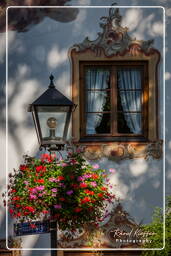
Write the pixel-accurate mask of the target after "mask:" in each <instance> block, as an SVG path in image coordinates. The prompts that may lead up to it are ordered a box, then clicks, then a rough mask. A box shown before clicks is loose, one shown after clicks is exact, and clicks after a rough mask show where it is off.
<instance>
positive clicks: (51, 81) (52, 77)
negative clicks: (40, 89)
mask: <svg viewBox="0 0 171 256" xmlns="http://www.w3.org/2000/svg"><path fill="white" fill-rule="evenodd" d="M49 79H50V85H49V88H55V85H54V83H53V79H54V76H53V75H52V74H51V75H50V77H49Z"/></svg>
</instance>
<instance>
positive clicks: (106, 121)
mask: <svg viewBox="0 0 171 256" xmlns="http://www.w3.org/2000/svg"><path fill="white" fill-rule="evenodd" d="M86 117H87V118H86V134H100V133H110V114H104V113H97V114H94V113H93V114H92V113H87V115H86Z"/></svg>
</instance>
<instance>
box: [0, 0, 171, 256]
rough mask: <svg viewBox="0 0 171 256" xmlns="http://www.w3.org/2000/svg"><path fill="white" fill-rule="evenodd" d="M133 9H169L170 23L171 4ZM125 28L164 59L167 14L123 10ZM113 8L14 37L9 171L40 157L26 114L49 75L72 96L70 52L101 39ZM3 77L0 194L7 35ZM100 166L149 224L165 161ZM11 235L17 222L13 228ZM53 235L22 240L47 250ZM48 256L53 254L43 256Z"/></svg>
mask: <svg viewBox="0 0 171 256" xmlns="http://www.w3.org/2000/svg"><path fill="white" fill-rule="evenodd" d="M112 2H113V1H111V0H108V1H107V3H106V1H104V0H98V1H95V0H94V1H93V0H92V1H90V0H85V1H81V0H80V1H78V0H75V1H71V4H72V5H104V4H107V5H110V4H111V3H112ZM117 3H118V5H123V6H124V5H128V1H126V0H123V1H117ZM129 5H130V6H131V5H142V6H145V5H149V6H152V5H154V6H158V5H161V6H164V7H165V8H166V16H167V22H166V23H167V25H168V27H169V24H170V16H171V2H170V1H165V0H156V1H154V0H148V1H147V0H146V1H144V0H143V1H142V0H135V1H133V0H132V1H129ZM120 12H121V14H122V15H123V25H124V26H127V27H129V29H130V35H131V36H133V37H136V38H137V39H143V40H148V39H151V38H155V44H154V46H155V48H157V49H158V50H159V51H160V52H161V54H162V50H163V32H162V29H163V24H162V13H163V10H162V9H160V8H159V9H152V8H146V9H143V8H134V9H121V10H120ZM107 15H108V9H105V8H102V9H97V8H96V9H88V8H86V9H80V10H79V14H78V16H77V19H76V20H74V21H72V22H70V23H60V22H56V21H54V20H51V19H49V18H45V19H44V20H43V21H42V22H41V23H39V24H38V25H35V26H32V27H31V28H30V29H29V30H28V32H24V33H17V32H15V31H13V32H9V33H8V36H9V39H8V42H9V62H8V64H9V83H8V99H9V104H8V108H9V115H8V124H9V143H8V170H9V171H11V170H12V169H13V168H17V166H18V165H19V164H20V162H21V161H22V155H23V154H25V153H27V154H30V155H35V154H37V153H38V142H37V138H36V134H35V130H34V127H33V122H32V118H31V115H30V114H28V113H27V111H26V110H27V105H28V104H29V103H31V102H32V101H33V100H34V99H35V98H36V97H38V96H39V95H40V94H41V93H42V92H43V91H44V90H45V89H46V88H47V86H48V84H49V80H48V76H49V74H50V73H51V72H52V73H53V75H54V76H55V84H56V87H57V88H58V89H59V90H60V91H61V92H62V93H63V94H65V95H66V96H67V97H71V90H70V89H71V88H70V78H71V77H70V64H69V60H68V57H67V51H68V48H69V47H70V46H72V45H73V44H75V43H79V42H82V40H83V39H84V38H85V37H86V36H89V38H90V39H91V40H94V39H96V37H97V32H100V31H101V29H100V27H99V21H100V17H102V16H107ZM169 40H170V37H169V31H168V30H167V34H166V76H165V79H166V141H167V143H166V170H167V174H166V178H167V187H166V188H167V194H169V193H170V190H169V183H170V180H171V174H170V173H171V172H170V169H171V160H170V150H171V133H170V127H171V118H170V111H169V108H170V101H171V88H170V81H171V71H170V69H169V66H170V64H171V63H170V58H169V57H168V56H169V45H170V43H169ZM162 65H163V59H162V60H161V67H160V74H159V77H160V82H159V86H160V117H161V118H160V120H161V124H160V128H161V129H160V137H161V138H162V131H163V127H162V120H163V112H162V106H163V100H162V98H163V87H164V84H163V82H162V72H163V71H162ZM0 72H1V80H0V85H1V102H0V103H1V106H2V107H1V126H0V132H1V133H0V135H1V147H0V157H1V166H0V174H1V176H0V192H1V191H3V190H4V186H5V185H4V184H5V98H4V92H5V86H4V85H5V34H1V37H0ZM98 163H99V165H100V166H101V167H103V168H105V169H106V170H108V169H109V168H115V169H116V172H115V173H114V174H109V175H110V178H111V181H112V183H113V184H116V193H117V195H118V196H119V197H120V199H121V200H122V202H123V204H124V206H125V209H126V210H127V211H128V212H129V213H130V214H131V215H132V216H133V217H134V218H135V220H137V221H142V220H143V222H144V223H147V222H149V221H150V220H151V214H152V211H153V209H154V207H155V206H161V205H162V190H163V186H162V182H163V181H162V175H163V166H162V165H163V162H162V160H153V159H150V160H148V161H146V160H143V159H137V160H126V161H121V162H119V163H116V162H113V161H109V160H107V159H101V160H100V161H99V162H98ZM9 227H10V228H9V230H10V231H11V232H12V222H10V223H9ZM3 237H5V211H4V209H3V206H2V203H1V202H0V238H3ZM49 244H50V243H49V235H42V236H26V237H23V247H31V248H32V247H35V248H40V247H48V246H49ZM23 255H28V256H30V255H40V252H39V251H31V250H29V251H24V253H23ZM41 255H44V256H48V255H50V252H48V251H45V252H43V251H42V252H41Z"/></svg>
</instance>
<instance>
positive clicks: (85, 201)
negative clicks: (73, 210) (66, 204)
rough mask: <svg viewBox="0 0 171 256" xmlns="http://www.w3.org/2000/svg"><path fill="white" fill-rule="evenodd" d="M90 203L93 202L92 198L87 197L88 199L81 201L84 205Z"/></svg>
mask: <svg viewBox="0 0 171 256" xmlns="http://www.w3.org/2000/svg"><path fill="white" fill-rule="evenodd" d="M90 201H91V199H90V197H88V196H86V197H84V198H83V199H82V200H81V203H82V204H85V203H88V202H90Z"/></svg>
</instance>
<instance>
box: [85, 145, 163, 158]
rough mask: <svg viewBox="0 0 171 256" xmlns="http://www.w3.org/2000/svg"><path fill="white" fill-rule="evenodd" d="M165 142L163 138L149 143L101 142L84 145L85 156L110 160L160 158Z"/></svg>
mask: <svg viewBox="0 0 171 256" xmlns="http://www.w3.org/2000/svg"><path fill="white" fill-rule="evenodd" d="M162 147H163V142H162V141H161V140H158V141H155V142H149V143H133V142H132V143H124V142H121V143H118V142H113V143H111V144H110V145H108V144H100V145H95V146H89V145H87V146H84V156H85V158H87V159H89V160H97V159H100V158H102V157H107V158H108V159H109V160H114V161H120V160H123V159H125V160H126V159H133V158H144V159H149V158H150V157H152V158H154V159H160V158H161V157H162Z"/></svg>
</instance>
